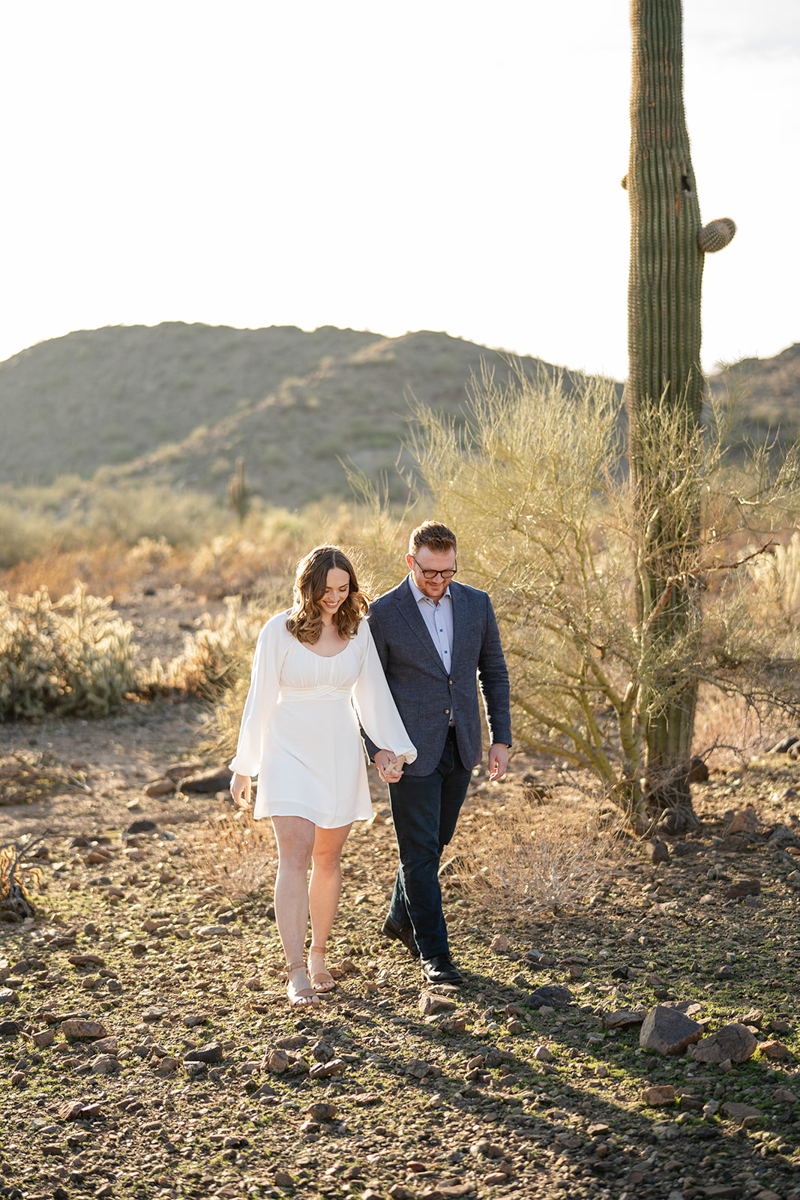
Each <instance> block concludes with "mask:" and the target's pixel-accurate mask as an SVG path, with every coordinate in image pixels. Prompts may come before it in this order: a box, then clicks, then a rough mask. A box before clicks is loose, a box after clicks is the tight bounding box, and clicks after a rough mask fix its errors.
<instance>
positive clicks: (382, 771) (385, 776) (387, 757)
mask: <svg viewBox="0 0 800 1200" xmlns="http://www.w3.org/2000/svg"><path fill="white" fill-rule="evenodd" d="M372 761H373V762H374V763H375V766H376V767H377V768H378V774H379V775H380V777H381V779H382V780H383V782H384V783H398V782H399V780H400V778H401V777H402V774H403V764H402V763H398V761H397V759H396V758H394V757H393V756H392V755H391V754H390V753H389V751H388V750H379V751H378V753H377V754H376V755H375V757H374V759H373V760H372Z"/></svg>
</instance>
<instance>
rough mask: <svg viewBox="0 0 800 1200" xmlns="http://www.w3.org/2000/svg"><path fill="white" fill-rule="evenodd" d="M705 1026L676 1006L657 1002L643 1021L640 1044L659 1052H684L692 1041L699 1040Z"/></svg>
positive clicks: (645, 1048)
mask: <svg viewBox="0 0 800 1200" xmlns="http://www.w3.org/2000/svg"><path fill="white" fill-rule="evenodd" d="M702 1036H703V1026H702V1025H700V1024H698V1022H697V1021H693V1020H692V1018H691V1017H687V1016H686V1014H685V1013H682V1012H679V1011H678V1009H676V1008H667V1007H666V1005H664V1004H657V1005H656V1006H655V1008H653V1009H651V1010H650V1012H649V1013H648V1014H647V1016H646V1017H645V1019H644V1022H643V1023H642V1028H641V1030H640V1031H639V1045H640V1046H641V1047H642V1049H644V1050H655V1051H656V1052H657V1053H658V1054H683V1052H684V1050H685V1049H686V1047H687V1046H690V1045H691V1044H692V1042H699V1040H700V1038H701V1037H702Z"/></svg>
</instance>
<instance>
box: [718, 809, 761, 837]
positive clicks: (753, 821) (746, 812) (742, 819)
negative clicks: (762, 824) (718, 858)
mask: <svg viewBox="0 0 800 1200" xmlns="http://www.w3.org/2000/svg"><path fill="white" fill-rule="evenodd" d="M756 829H758V817H757V816H756V810H755V809H754V808H753V806H752V805H751V804H748V805H747V807H746V808H737V809H736V811H735V812H734V813H733V815H732V816H731V818H730V820H729V821H728V824H727V825H726V826H725V833H726V834H729V833H755V831H756Z"/></svg>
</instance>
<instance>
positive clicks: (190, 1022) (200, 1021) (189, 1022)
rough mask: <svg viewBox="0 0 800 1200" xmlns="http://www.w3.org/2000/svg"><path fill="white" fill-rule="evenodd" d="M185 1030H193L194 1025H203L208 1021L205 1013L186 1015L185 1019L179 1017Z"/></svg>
mask: <svg viewBox="0 0 800 1200" xmlns="http://www.w3.org/2000/svg"><path fill="white" fill-rule="evenodd" d="M181 1020H182V1021H183V1023H184V1025H185V1026H186V1028H187V1029H194V1027H195V1025H204V1024H205V1023H206V1021H207V1020H208V1014H207V1013H187V1014H186V1016H185V1017H181Z"/></svg>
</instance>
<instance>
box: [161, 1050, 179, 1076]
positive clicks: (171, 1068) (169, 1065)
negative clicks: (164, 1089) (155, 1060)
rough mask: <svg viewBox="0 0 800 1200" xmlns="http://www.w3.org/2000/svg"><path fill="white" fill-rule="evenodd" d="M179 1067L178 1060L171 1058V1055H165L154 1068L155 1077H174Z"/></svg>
mask: <svg viewBox="0 0 800 1200" xmlns="http://www.w3.org/2000/svg"><path fill="white" fill-rule="evenodd" d="M180 1065H181V1061H180V1059H179V1058H173V1056H172V1055H171V1054H165V1055H164V1057H163V1058H162V1059H161V1061H160V1063H159V1064H158V1066H157V1067H156V1075H158V1076H160V1077H161V1078H162V1079H166V1078H167V1076H169V1075H174V1074H175V1072H176V1071H177V1070H178V1068H179V1067H180Z"/></svg>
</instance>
